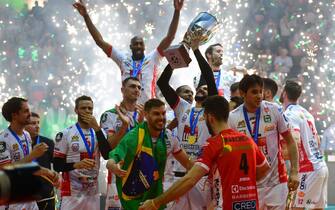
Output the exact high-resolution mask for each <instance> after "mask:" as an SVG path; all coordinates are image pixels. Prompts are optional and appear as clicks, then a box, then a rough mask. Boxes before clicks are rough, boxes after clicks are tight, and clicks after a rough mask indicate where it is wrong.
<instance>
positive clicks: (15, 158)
mask: <svg viewBox="0 0 335 210" xmlns="http://www.w3.org/2000/svg"><path fill="white" fill-rule="evenodd" d="M13 159H14V160H15V161H18V160H20V159H21V154H20V152H15V153H14V154H13Z"/></svg>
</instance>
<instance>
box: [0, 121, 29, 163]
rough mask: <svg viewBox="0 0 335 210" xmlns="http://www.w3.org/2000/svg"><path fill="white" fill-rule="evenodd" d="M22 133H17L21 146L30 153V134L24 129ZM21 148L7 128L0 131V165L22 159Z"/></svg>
mask: <svg viewBox="0 0 335 210" xmlns="http://www.w3.org/2000/svg"><path fill="white" fill-rule="evenodd" d="M23 133H24V134H23V135H21V136H19V135H18V137H19V139H20V141H21V144H22V148H23V149H24V150H25V151H29V153H30V152H31V150H32V141H31V138H30V135H29V133H28V132H27V131H25V130H24V131H23ZM22 148H21V146H20V144H19V143H18V141H17V140H16V139H15V137H14V136H13V134H12V133H11V132H10V131H9V129H8V128H6V129H5V130H4V131H2V132H1V133H0V166H1V165H5V164H9V163H14V162H17V161H19V160H21V159H23V158H24V152H23V150H22ZM27 148H28V150H27ZM29 153H28V154H29Z"/></svg>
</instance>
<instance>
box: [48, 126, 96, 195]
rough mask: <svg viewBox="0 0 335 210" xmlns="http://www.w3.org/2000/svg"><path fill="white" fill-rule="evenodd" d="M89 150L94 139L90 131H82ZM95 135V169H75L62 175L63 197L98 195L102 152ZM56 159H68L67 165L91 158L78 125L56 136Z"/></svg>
mask: <svg viewBox="0 0 335 210" xmlns="http://www.w3.org/2000/svg"><path fill="white" fill-rule="evenodd" d="M82 131H83V134H84V135H85V138H86V141H87V143H88V146H89V148H91V143H92V139H91V136H90V132H89V130H88V129H82ZM93 133H94V152H93V159H94V160H95V165H94V168H93V169H74V170H72V171H69V172H63V173H62V183H61V195H62V196H73V195H79V194H80V195H95V194H97V193H98V174H99V167H100V152H99V149H98V140H97V137H96V135H95V132H93ZM54 157H60V158H66V163H77V162H80V161H81V160H83V159H85V158H90V157H89V154H88V152H87V149H86V146H85V143H84V141H83V139H82V138H81V136H80V133H79V131H78V129H77V127H76V125H72V126H70V127H68V128H66V129H65V130H64V131H63V132H60V133H58V134H57V136H56V143H55V150H54Z"/></svg>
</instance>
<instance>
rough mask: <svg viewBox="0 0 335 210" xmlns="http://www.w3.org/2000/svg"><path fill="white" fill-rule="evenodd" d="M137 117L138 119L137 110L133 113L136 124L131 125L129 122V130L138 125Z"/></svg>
mask: <svg viewBox="0 0 335 210" xmlns="http://www.w3.org/2000/svg"><path fill="white" fill-rule="evenodd" d="M136 119H137V111H135V112H134V114H133V122H134V126H131V125H130V124H129V127H128V130H127V132H128V131H130V130H131V129H133V128H134V127H135V126H136Z"/></svg>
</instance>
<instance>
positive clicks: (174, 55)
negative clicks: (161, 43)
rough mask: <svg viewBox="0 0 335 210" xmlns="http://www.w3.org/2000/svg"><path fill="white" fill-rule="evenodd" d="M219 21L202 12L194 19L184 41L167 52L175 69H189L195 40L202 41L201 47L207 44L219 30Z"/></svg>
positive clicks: (166, 54) (166, 55)
mask: <svg viewBox="0 0 335 210" xmlns="http://www.w3.org/2000/svg"><path fill="white" fill-rule="evenodd" d="M218 25H219V23H218V21H217V19H216V18H215V17H214V16H213V15H211V14H209V13H208V12H201V13H199V14H198V15H197V17H195V18H194V20H193V21H192V22H191V24H190V26H189V27H188V29H187V32H186V33H185V35H184V38H183V41H182V42H181V43H180V44H178V45H173V46H171V47H169V48H168V49H166V50H165V52H164V55H165V57H166V58H167V60H168V61H169V64H170V65H171V67H172V68H173V69H177V68H183V67H187V66H188V64H189V63H190V62H191V61H192V60H191V58H190V56H189V54H188V51H189V50H190V48H191V42H192V40H194V39H200V40H201V41H200V45H203V44H205V43H206V42H208V41H209V40H210V39H211V38H212V37H213V34H214V33H213V32H215V31H216V29H217V28H218Z"/></svg>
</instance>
